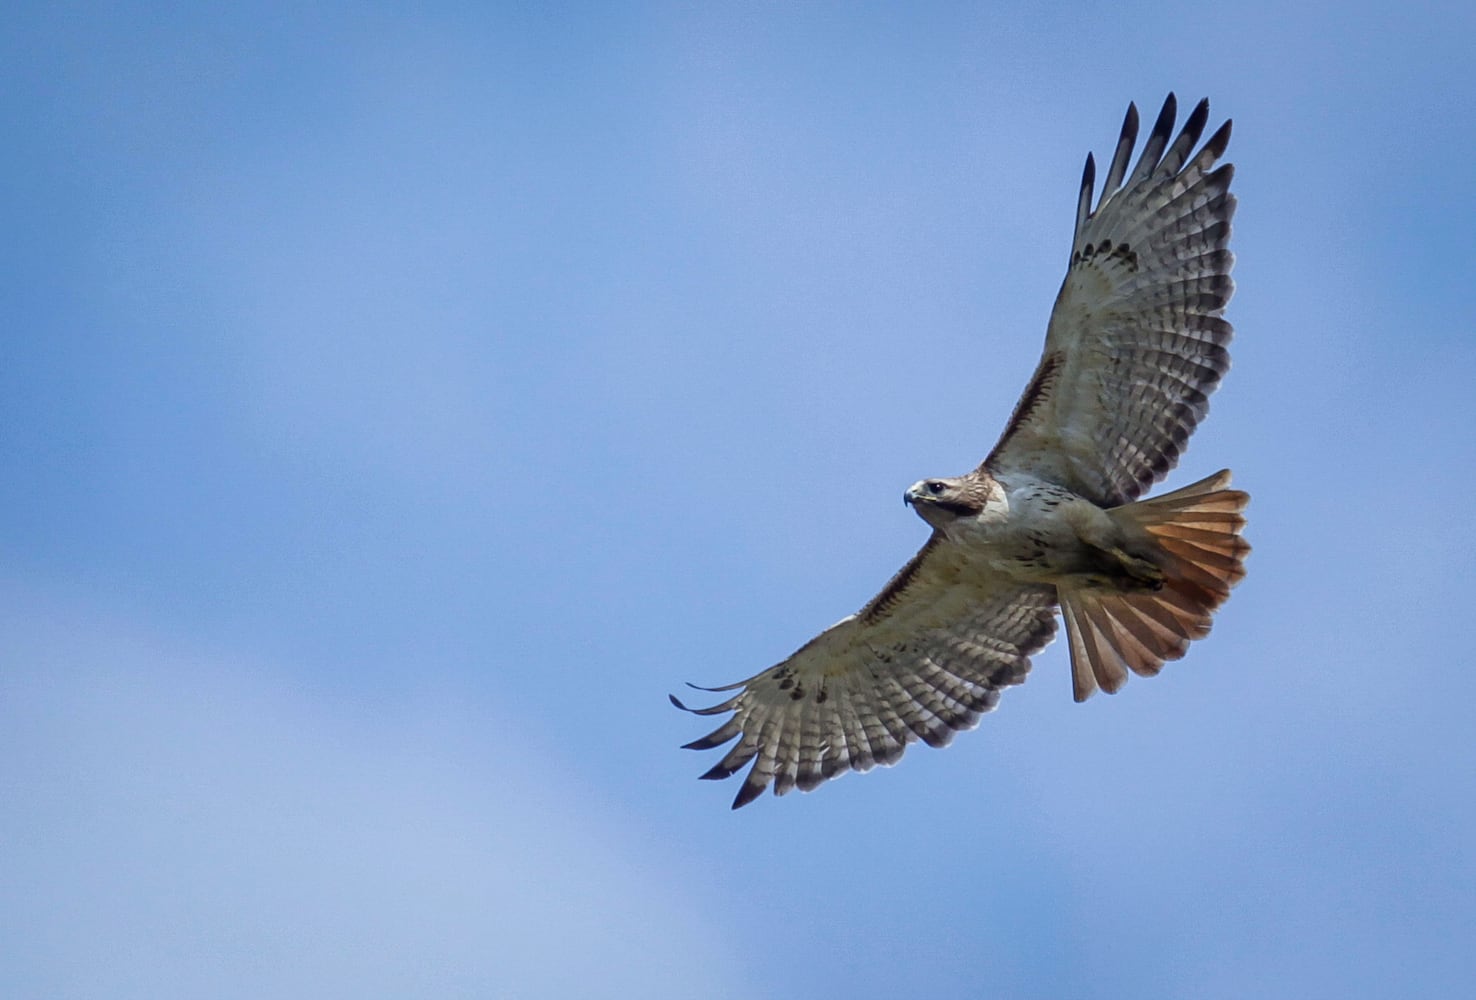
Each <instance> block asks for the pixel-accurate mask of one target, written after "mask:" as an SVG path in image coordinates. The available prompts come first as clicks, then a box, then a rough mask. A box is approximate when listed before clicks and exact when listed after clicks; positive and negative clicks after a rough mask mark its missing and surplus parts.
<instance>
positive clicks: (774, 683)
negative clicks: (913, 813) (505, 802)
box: [671, 94, 1250, 809]
mask: <svg viewBox="0 0 1476 1000" xmlns="http://www.w3.org/2000/svg"><path fill="white" fill-rule="evenodd" d="M1176 111H1177V108H1176V103H1175V100H1174V96H1173V95H1172V94H1170V95H1169V97H1168V100H1166V101H1165V102H1164V105H1163V110H1162V111H1161V112H1160V113H1159V115H1158V120H1157V122H1156V123H1155V124H1154V126H1153V131H1152V132H1151V133H1150V135H1149V136H1148V142H1147V144H1146V145H1145V146H1144V147H1143V152H1142V155H1141V156H1139V158H1138V163H1137V166H1135V167H1133V169H1132V173H1131V175H1129V173H1128V163H1129V160H1130V158H1131V155H1132V151H1133V147H1134V146H1135V145H1136V143H1137V138H1138V112H1137V109H1136V108H1135V107H1133V106H1132V105H1129V106H1128V112H1127V118H1126V120H1124V122H1123V125H1122V134H1121V135H1120V136H1119V138H1118V140H1117V148H1116V150H1115V151H1114V152H1113V155H1112V163H1111V166H1110V167H1109V168H1108V170H1107V178H1106V181H1105V183H1104V184H1103V185H1102V196H1101V198H1100V199H1099V200H1098V201H1097V204H1096V207H1095V209H1094V208H1093V207H1092V192H1093V187H1094V183H1095V173H1096V171H1095V166H1094V164H1093V161H1092V157H1091V156H1090V155H1088V156H1087V161H1086V171H1085V174H1084V175H1083V177H1082V182H1081V194H1080V198H1079V200H1078V202H1077V207H1076V231H1075V235H1074V236H1073V238H1072V241H1071V263H1070V265H1069V266H1068V268H1067V271H1066V280H1065V281H1064V282H1063V283H1062V285H1061V291H1060V294H1059V295H1057V296H1056V305H1055V308H1054V310H1052V312H1051V321H1050V326H1049V328H1048V329H1047V332H1046V342H1045V351H1044V353H1043V355H1042V357H1041V360H1040V364H1039V366H1037V368H1036V369H1035V375H1034V376H1033V377H1032V378H1031V379H1030V383H1029V385H1027V386H1026V388H1025V394H1024V395H1023V396H1022V397H1021V398H1020V402H1019V403H1018V404H1017V405H1016V406H1015V410H1014V413H1013V415H1012V416H1011V417H1010V421H1009V424H1008V425H1007V426H1006V427H1005V431H1004V434H1003V435H1002V436H1001V437H1000V439H999V443H998V444H996V445H995V446H994V450H993V451H991V452H990V453H989V457H988V458H986V459H984V462H983V464H981V465H980V466H979V467H978V468H977V469H975V470H974V471H973V472H970V473H968V474H967V475H963V476H956V477H953V478H948V479H924V480H922V481H921V482H918V483H915V484H914V485H913V486H912V487H911V488H909V489H908V490H907V493H906V494H905V497H904V499H905V501H906V503H908V504H910V505H911V506H912V507H913V509H914V510H916V511H917V513H918V514H919V515H920V516H921V517H922V519H923V520H924V521H926V522H928V524H929V525H931V526H932V528H933V534H932V537H930V538H929V539H928V542H927V544H926V545H924V546H923V547H922V550H921V551H920V552H918V553H917V555H916V556H914V557H913V558H912V561H911V562H909V563H908V564H907V565H906V566H904V567H903V568H902V570H901V571H900V572H899V573H898V574H897V575H896V576H894V577H893V578H892V580H891V582H890V583H888V584H887V585H886V587H885V588H884V589H883V590H882V592H881V593H880V594H878V595H877V596H876V597H875V598H873V599H872V601H871V602H870V603H869V604H867V605H866V606H865V607H864V608H862V609H861V610H860V611H859V612H857V613H856V614H854V615H851V616H849V617H847V618H844V619H842V620H841V621H840V622H838V623H837V624H835V625H833V626H831V627H830V628H828V629H826V630H825V631H824V632H822V633H820V634H819V635H818V636H816V637H815V638H814V639H812V640H810V641H809V642H808V643H806V644H805V645H804V646H802V647H801V648H800V649H799V650H798V651H797V652H796V653H794V655H792V656H790V657H789V658H788V659H787V660H785V661H784V662H782V663H780V664H778V665H776V666H773V667H770V668H769V669H768V670H765V671H764V672H763V673H760V674H757V675H755V676H754V677H751V678H749V679H748V680H746V681H740V682H738V683H737V684H730V685H727V686H726V687H721V688H704V689H703V690H711V691H734V690H736V691H737V693H736V694H734V695H733V696H732V697H730V698H728V699H727V700H726V701H723V702H722V703H721V704H717V705H713V706H712V707H710V708H699V709H687V706H685V705H683V704H682V703H681V702H680V701H678V700H677V699H676V698H675V697H673V698H672V699H671V700H672V702H673V703H675V704H676V706H677V707H678V708H682V709H686V710H687V711H692V712H695V714H697V715H718V714H721V713H727V712H731V713H732V716H731V717H730V718H728V719H727V720H726V721H725V722H724V723H723V724H722V725H721V726H719V727H718V728H717V729H716V730H714V731H713V732H712V733H710V734H708V735H707V736H704V737H702V738H701V739H699V740H696V741H694V742H692V743H689V744H687V746H688V747H689V748H690V749H694V750H706V749H710V748H712V747H717V746H721V745H722V744H724V743H727V742H728V741H729V740H732V739H735V738H736V739H737V741H738V742H737V743H736V744H735V745H734V746H733V747H731V748H730V749H729V750H728V751H727V753H726V755H725V756H724V757H723V758H722V760H720V761H718V762H717V764H716V765H715V766H714V767H713V768H712V769H711V770H710V771H708V772H707V773H706V774H704V775H702V777H703V778H726V777H728V776H730V775H732V774H734V773H735V772H737V771H738V770H739V769H740V768H742V767H743V766H744V765H745V764H748V763H750V762H752V765H753V766H752V767H751V768H750V769H749V771H748V775H747V777H746V778H744V781H743V785H742V787H741V788H739V790H738V795H737V797H736V798H735V799H734V800H733V808H734V809H737V808H738V807H739V806H742V805H746V804H747V803H749V802H751V801H753V800H754V799H755V798H757V797H758V795H759V794H760V793H762V792H763V790H764V788H766V787H767V786H769V785H770V784H772V785H773V786H774V793H775V794H776V795H783V794H784V793H785V792H787V791H789V790H790V789H791V788H795V787H798V788H800V789H802V790H805V791H809V790H810V789H812V788H815V787H816V786H818V785H820V784H821V783H822V782H824V781H826V780H827V779H829V778H833V777H835V776H836V775H838V774H842V773H844V772H846V771H848V770H856V771H866V770H869V769H870V768H871V767H872V766H873V765H876V764H892V763H895V762H896V761H897V760H898V759H899V758H900V757H901V756H902V753H903V751H904V750H905V749H906V747H907V744H909V743H911V742H913V741H914V740H922V741H923V742H925V743H927V744H928V745H929V746H944V745H945V744H947V743H948V742H949V741H950V740H951V739H952V738H953V734H954V732H955V731H958V730H963V729H971V728H973V727H974V726H975V725H977V724H978V721H979V716H980V715H981V714H983V713H984V712H987V711H989V710H991V709H993V708H994V706H995V705H996V704H997V703H998V702H999V695H1000V692H1001V691H1003V690H1004V689H1005V688H1007V687H1009V686H1011V685H1013V684H1019V683H1021V682H1022V681H1024V680H1025V675H1026V673H1027V672H1028V671H1029V670H1030V660H1029V656H1030V655H1031V654H1032V653H1035V652H1036V651H1038V650H1040V649H1041V648H1042V647H1044V646H1045V645H1046V643H1048V642H1050V640H1051V639H1052V637H1053V636H1054V635H1055V632H1056V610H1057V608H1059V609H1060V611H1061V614H1062V617H1063V618H1064V619H1065V621H1066V634H1067V637H1068V639H1069V642H1070V647H1071V676H1072V687H1073V692H1074V694H1075V697H1076V700H1077V701H1083V700H1085V699H1086V698H1087V697H1088V696H1090V695H1091V694H1092V692H1094V691H1096V690H1097V689H1098V688H1101V689H1102V690H1103V691H1107V692H1109V693H1110V692H1114V691H1117V690H1118V689H1119V688H1121V687H1122V685H1123V684H1124V683H1125V682H1126V681H1127V677H1128V672H1129V671H1132V672H1133V673H1136V674H1141V675H1144V676H1151V675H1153V674H1156V673H1158V671H1159V670H1160V669H1161V668H1162V667H1163V664H1164V662H1165V661H1166V660H1177V659H1178V658H1179V657H1181V656H1183V655H1184V653H1185V651H1186V650H1187V649H1188V647H1189V643H1190V642H1191V641H1192V640H1194V639H1201V638H1203V637H1204V636H1205V635H1207V634H1208V633H1209V630H1210V617H1211V615H1212V614H1213V612H1214V611H1215V609H1216V608H1218V607H1219V606H1220V605H1221V604H1222V603H1223V602H1224V601H1225V599H1226V598H1227V597H1228V596H1229V594H1230V588H1231V587H1232V586H1234V585H1235V583H1236V582H1238V581H1239V580H1240V579H1241V577H1243V576H1244V575H1245V570H1244V568H1243V565H1242V561H1243V560H1244V558H1245V556H1246V554H1247V553H1248V552H1249V551H1250V546H1248V545H1247V544H1246V543H1245V541H1244V540H1243V539H1241V537H1240V531H1241V528H1242V527H1243V526H1244V524H1245V519H1244V518H1243V517H1242V516H1241V511H1242V510H1243V509H1244V508H1245V506H1246V503H1247V502H1248V500H1249V497H1248V496H1247V495H1246V494H1245V493H1242V492H1239V491H1236V490H1231V489H1228V488H1227V487H1228V486H1229V485H1230V473H1229V472H1228V471H1223V472H1218V473H1216V474H1215V475H1213V476H1210V477H1209V478H1208V479H1204V480H1201V481H1200V482H1197V483H1195V484H1193V485H1192V486H1186V487H1184V488H1183V489H1180V490H1175V491H1174V492H1172V493H1167V494H1164V495H1163V496H1159V497H1155V498H1153V499H1150V500H1138V497H1139V495H1141V494H1142V493H1143V491H1144V490H1145V489H1147V488H1148V487H1149V486H1151V485H1152V484H1153V483H1155V482H1157V481H1158V480H1159V479H1161V478H1162V477H1163V476H1164V475H1165V474H1166V473H1167V472H1168V471H1169V470H1170V469H1172V468H1173V467H1174V465H1175V464H1176V463H1177V461H1178V458H1179V453H1180V452H1181V451H1182V450H1183V447H1184V443H1185V442H1186V441H1187V440H1188V438H1189V435H1190V433H1191V432H1193V430H1194V428H1195V426H1196V425H1197V424H1198V423H1199V421H1200V420H1202V419H1204V416H1205V413H1206V412H1207V411H1208V409H1209V402H1208V397H1209V394H1210V393H1211V392H1213V391H1214V389H1215V387H1216V386H1217V385H1218V384H1219V382H1220V378H1221V376H1222V375H1224V374H1225V372H1226V370H1227V369H1228V368H1229V366H1230V357H1229V353H1228V352H1227V350H1226V345H1227V344H1228V343H1229V342H1230V333H1231V329H1230V324H1229V323H1228V322H1226V321H1225V319H1224V316H1223V313H1224V311H1225V305H1226V303H1227V302H1228V301H1229V300H1230V295H1231V292H1232V291H1233V289H1234V284H1233V283H1232V282H1231V280H1230V268H1231V266H1232V264H1233V262H1234V258H1233V256H1232V255H1231V253H1230V251H1229V250H1228V249H1227V248H1226V246H1227V243H1228V242H1229V239H1230V217H1231V215H1233V214H1234V211H1235V196H1234V195H1232V194H1230V191H1229V187H1230V179H1231V176H1232V174H1233V168H1232V167H1231V166H1230V165H1229V164H1224V165H1222V166H1218V167H1217V166H1216V165H1215V164H1216V161H1217V160H1219V158H1220V157H1221V156H1222V155H1224V152H1225V147H1226V145H1227V144H1228V143H1229V141H1230V122H1228V121H1227V122H1225V124H1223V125H1222V126H1220V128H1219V130H1218V131H1217V132H1215V133H1214V135H1212V136H1211V137H1210V139H1209V141H1208V142H1206V143H1205V144H1204V145H1203V146H1202V147H1201V148H1200V149H1199V151H1198V153H1194V147H1195V146H1196V145H1197V144H1198V142H1199V139H1200V136H1201V135H1202V134H1203V133H1204V127H1205V123H1206V121H1207V120H1208V118H1209V102H1208V101H1207V100H1206V101H1201V102H1200V103H1199V105H1198V106H1197V107H1195V109H1194V111H1193V113H1192V114H1190V115H1189V119H1188V120H1187V121H1186V122H1185V123H1184V127H1183V130H1182V131H1180V132H1179V134H1178V137H1177V138H1174V139H1173V142H1172V144H1170V141H1169V140H1170V137H1171V135H1172V133H1173V127H1174V119H1175V116H1176ZM1190 154H1194V155H1193V156H1192V158H1191V155H1190Z"/></svg>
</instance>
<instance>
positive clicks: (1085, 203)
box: [1071, 153, 1097, 253]
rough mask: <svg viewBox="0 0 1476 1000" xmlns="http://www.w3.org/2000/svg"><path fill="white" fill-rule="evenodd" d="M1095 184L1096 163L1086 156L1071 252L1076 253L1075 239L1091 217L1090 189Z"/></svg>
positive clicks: (1089, 156)
mask: <svg viewBox="0 0 1476 1000" xmlns="http://www.w3.org/2000/svg"><path fill="white" fill-rule="evenodd" d="M1096 183H1097V161H1096V160H1094V159H1093V158H1092V154H1091V153H1088V154H1087V159H1086V166H1084V167H1083V168H1082V170H1081V194H1080V195H1079V196H1078V197H1077V199H1076V229H1075V230H1074V231H1073V233H1072V237H1071V243H1072V247H1071V250H1072V252H1073V253H1075V252H1076V237H1078V236H1080V235H1081V231H1082V230H1083V229H1085V228H1086V224H1087V219H1089V218H1091V215H1092V187H1093V185H1095V184H1096Z"/></svg>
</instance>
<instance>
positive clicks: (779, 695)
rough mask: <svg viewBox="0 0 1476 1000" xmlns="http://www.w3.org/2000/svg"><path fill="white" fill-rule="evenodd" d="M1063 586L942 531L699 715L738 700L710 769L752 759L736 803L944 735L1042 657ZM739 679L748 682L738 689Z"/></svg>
mask: <svg viewBox="0 0 1476 1000" xmlns="http://www.w3.org/2000/svg"><path fill="white" fill-rule="evenodd" d="M1055 607H1056V594H1055V588H1053V587H1049V586H1028V587H1022V586H1020V585H1019V584H1011V583H1008V582H1005V581H991V580H990V579H989V578H987V577H985V576H981V575H978V574H976V573H974V572H971V571H970V570H969V569H968V568H967V567H966V566H965V564H964V562H963V560H961V559H960V558H959V557H958V556H957V554H956V550H954V548H953V547H952V546H951V545H947V544H945V543H940V542H939V541H938V540H937V538H936V536H935V538H934V539H933V540H932V541H930V542H929V543H928V544H927V545H925V546H924V547H923V549H922V551H920V552H919V553H918V554H917V555H916V556H914V557H913V559H912V561H911V562H909V563H908V564H907V565H906V566H905V567H903V569H902V570H901V572H899V573H898V574H897V575H896V576H895V577H893V578H892V581H891V582H890V583H888V584H887V586H886V588H885V589H884V590H883V591H882V592H881V593H880V594H878V595H877V596H876V597H875V598H873V599H872V601H871V603H869V604H868V605H866V607H865V608H863V609H862V610H861V611H859V612H858V613H856V614H854V615H851V616H850V617H848V618H845V619H843V620H841V621H840V622H838V623H837V624H835V625H833V626H831V627H830V628H828V629H826V630H825V631H824V632H822V633H820V635H818V636H816V637H815V638H814V639H812V640H811V641H810V642H808V643H807V644H805V645H804V646H803V647H802V648H800V649H799V650H798V651H797V652H796V653H795V654H794V655H793V656H791V657H789V659H787V660H785V661H784V662H783V663H780V664H778V665H777V666H774V667H770V668H769V669H768V670H765V671H764V672H763V673H761V674H758V675H757V676H755V677H751V678H749V679H748V680H746V681H740V682H738V683H737V684H730V685H728V686H727V687H722V688H709V689H705V690H713V691H732V690H738V693H737V694H735V695H733V697H731V698H729V699H728V700H726V701H724V702H722V703H721V704H718V705H714V706H712V707H711V708H699V709H688V708H687V706H686V705H683V704H682V703H681V702H680V701H678V700H677V699H676V698H675V697H673V698H672V699H671V700H672V702H673V703H674V704H675V705H676V706H677V707H678V708H681V709H686V710H687V711H690V712H694V713H695V714H697V715H718V714H721V713H724V712H731V713H733V714H732V717H731V718H729V719H728V720H727V721H726V722H724V723H723V725H721V726H719V727H718V728H717V729H716V730H714V731H713V732H711V733H709V734H708V735H707V736H704V737H703V738H701V739H699V740H696V741H694V742H692V743H688V744H687V748H688V749H691V750H707V749H711V748H713V747H717V746H721V745H722V744H724V743H727V742H728V741H729V740H731V739H733V738H734V737H737V739H738V742H737V743H736V744H735V745H734V746H733V747H732V748H730V749H729V750H728V752H727V754H726V755H725V756H724V757H723V759H722V760H720V761H718V762H717V764H716V765H715V766H714V767H713V768H712V769H711V770H710V771H708V772H707V773H706V774H704V775H702V777H703V778H726V777H729V776H730V775H732V774H734V773H735V772H737V771H738V770H739V769H741V768H742V767H743V766H744V765H745V764H747V763H749V762H750V761H752V762H753V766H752V768H750V769H749V772H748V775H747V777H746V778H745V779H744V781H743V787H741V788H740V789H739V790H738V795H737V797H736V798H735V799H734V800H733V808H734V809H737V808H738V807H739V806H743V805H747V804H748V803H749V802H752V801H753V800H754V799H755V798H757V797H758V796H759V795H760V794H761V793H762V792H763V790H764V789H765V788H766V787H768V786H769V785H770V784H771V783H772V784H773V786H774V793H775V794H776V795H783V794H784V793H785V792H787V791H789V790H790V789H791V788H794V787H796V786H798V787H799V788H800V789H802V790H804V791H809V790H810V789H812V788H815V787H817V786H818V785H820V784H821V783H822V782H824V781H826V780H828V779H830V778H833V777H835V776H836V775H839V774H843V773H844V772H846V771H848V770H856V771H867V770H870V769H871V768H872V766H874V765H876V764H893V763H896V761H897V760H898V759H899V758H900V757H901V756H902V753H903V751H904V750H905V749H906V747H907V744H909V743H911V742H913V741H915V740H919V739H920V740H922V741H923V742H925V743H927V744H928V745H929V746H935V747H940V746H945V745H946V744H947V743H948V742H949V741H950V740H952V739H953V734H954V732H955V731H957V730H963V729H972V728H973V727H974V726H975V725H977V724H978V722H979V716H980V715H982V714H983V713H984V712H987V711H989V710H990V709H992V708H994V706H995V705H996V704H998V702H999V694H1000V691H1002V690H1003V689H1004V688H1006V687H1009V686H1011V685H1014V684H1019V683H1020V682H1021V681H1023V680H1024V679H1025V675H1026V673H1027V672H1028V671H1029V670H1030V660H1029V659H1028V657H1029V655H1030V654H1031V653H1034V652H1036V651H1037V650H1039V649H1040V648H1041V647H1043V646H1044V645H1045V644H1046V643H1048V642H1050V640H1051V638H1052V636H1054V635H1055V631H1056V618H1055ZM740 689H741V690H740Z"/></svg>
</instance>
